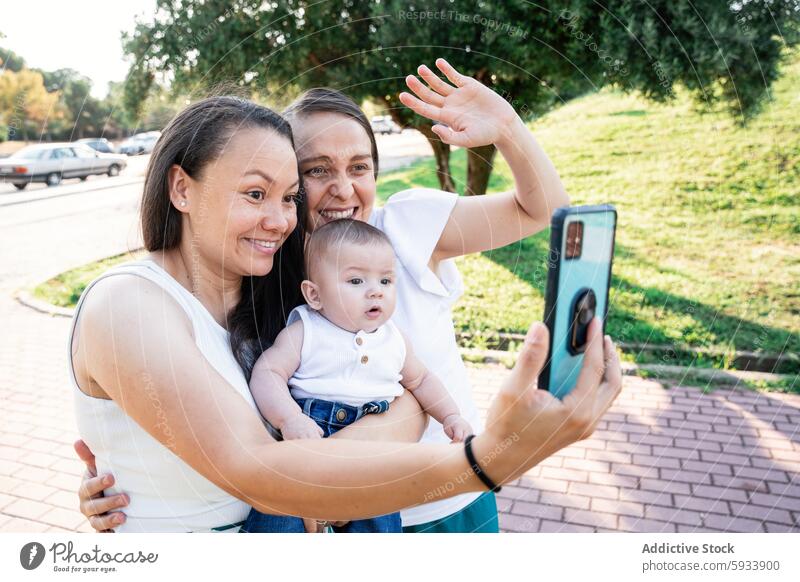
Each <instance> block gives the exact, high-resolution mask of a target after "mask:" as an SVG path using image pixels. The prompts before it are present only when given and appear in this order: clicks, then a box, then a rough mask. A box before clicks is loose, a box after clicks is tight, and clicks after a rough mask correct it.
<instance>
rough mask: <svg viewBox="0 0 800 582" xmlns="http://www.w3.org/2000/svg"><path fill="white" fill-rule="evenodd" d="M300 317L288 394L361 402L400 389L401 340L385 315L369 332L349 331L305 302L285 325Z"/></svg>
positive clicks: (383, 397)
mask: <svg viewBox="0 0 800 582" xmlns="http://www.w3.org/2000/svg"><path fill="white" fill-rule="evenodd" d="M298 319H301V320H302V321H303V347H302V349H301V352H300V367H299V368H298V369H297V371H296V372H295V373H294V375H293V376H292V377H291V378H289V387H290V391H291V394H292V396H293V397H294V398H321V399H323V400H330V401H335V402H343V403H344V404H349V405H351V406H361V405H362V404H366V403H367V402H370V401H372V400H388V401H389V402H391V401H392V400H394V398H395V397H396V396H400V395H401V394H402V393H403V386H402V385H401V384H400V380H401V379H402V376H401V375H400V372H401V371H402V370H403V365H404V364H405V361H406V344H405V340H403V336H402V335H401V334H400V331H398V329H397V327H396V326H395V325H394V323H392V321H391V320H389V321H387V322H386V323H384V324H383V325H382V326H380V327H379V328H378V329H376V330H375V331H374V332H372V333H366V332H364V331H359V332H358V333H352V332H350V331H347V330H346V329H342V328H341V327H339V326H337V325H335V324H333V323H331V322H330V321H328V320H327V319H326V318H325V317H324V316H322V315H320V314H319V313H317V312H316V311H314V310H313V309H311V308H309V307H308V306H307V305H301V306H299V307H296V308H295V309H293V310H292V312H291V313H290V314H289V319H288V321H287V325H291V324H292V323H294V322H295V321H297V320H298Z"/></svg>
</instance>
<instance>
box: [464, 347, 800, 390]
mask: <svg viewBox="0 0 800 582" xmlns="http://www.w3.org/2000/svg"><path fill="white" fill-rule="evenodd" d="M459 352H460V353H461V356H462V357H463V358H464V359H465V360H466V361H467V362H469V363H473V364H497V365H501V366H505V367H509V364H511V363H513V362H514V361H515V360H516V353H514V352H504V351H500V350H476V349H471V348H459ZM621 365H622V375H623V376H638V377H640V378H652V379H655V380H660V379H678V380H684V379H691V380H702V381H705V382H708V383H709V384H716V385H725V386H731V385H738V384H741V383H742V382H781V381H784V380H791V379H795V380H796V379H797V378H798V376H797V375H795V374H773V373H771V372H747V371H743V370H720V369H717V368H693V367H686V366H668V365H665V364H634V363H633V362H621Z"/></svg>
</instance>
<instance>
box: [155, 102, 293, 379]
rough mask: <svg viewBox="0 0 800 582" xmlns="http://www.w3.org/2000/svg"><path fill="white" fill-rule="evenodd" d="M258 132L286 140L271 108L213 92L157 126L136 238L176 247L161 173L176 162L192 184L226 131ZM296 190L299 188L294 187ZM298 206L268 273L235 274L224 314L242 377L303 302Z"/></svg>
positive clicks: (177, 230)
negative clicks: (233, 294)
mask: <svg viewBox="0 0 800 582" xmlns="http://www.w3.org/2000/svg"><path fill="white" fill-rule="evenodd" d="M250 128H264V129H270V130H273V131H275V132H276V133H277V134H278V135H279V136H281V137H282V138H284V139H287V140H289V142H290V143H291V144H292V148H294V140H293V139H292V128H291V126H290V125H289V122H287V121H286V120H285V119H284V118H283V117H281V116H280V115H278V114H277V113H275V112H274V111H272V110H271V109H269V108H267V107H264V106H262V105H259V104H257V103H253V102H252V101H248V100H247V99H242V98H240V97H236V96H232V95H217V96H213V97H208V98H206V99H202V100H200V101H197V102H196V103H193V104H191V105H189V106H188V107H187V108H186V109H184V110H183V111H181V112H180V113H178V115H176V116H175V117H174V118H173V119H172V121H170V122H169V123H168V124H167V126H166V127H165V128H164V131H163V133H162V134H161V137H160V138H159V139H158V142H157V143H156V146H155V148H154V149H153V154H152V157H151V158H150V163H149V164H148V167H147V175H146V177H145V182H144V194H143V196H142V209H141V215H142V235H143V238H144V245H145V248H146V249H147V250H148V251H151V252H153V251H163V250H168V249H172V248H175V247H177V246H178V245H179V244H180V240H181V214H180V213H179V212H178V211H177V210H176V209H175V207H174V206H173V205H172V202H171V200H170V196H169V194H170V192H169V170H170V168H172V166H173V165H178V166H180V167H181V168H183V170H184V171H185V172H186V173H187V174H189V176H191V177H192V178H193V179H195V180H200V179H202V176H203V172H204V171H205V169H206V167H207V166H208V165H209V164H210V163H211V162H213V161H214V160H216V159H218V158H219V157H220V156H221V155H222V154H223V153H224V151H225V146H226V144H227V143H229V141H230V139H231V137H232V136H233V134H234V133H235V132H237V131H239V130H242V129H250ZM301 192H302V184H301ZM305 222H306V201H305V196H301V197H300V200H299V202H298V205H297V227H295V229H294V231H293V232H292V233H291V234H290V235H289V236H288V237H287V239H286V241H285V242H284V243H283V244H282V245H281V247H280V249H279V250H278V253H277V254H276V255H275V262H274V263H273V265H274V266H273V268H272V271H270V273H268V274H267V275H265V276H263V277H255V276H251V277H243V278H242V287H241V296H240V299H239V303H238V304H237V305H236V307H234V308H233V310H232V311H231V312H230V314H228V316H227V325H228V331H229V332H230V343H231V349H232V350H233V355H234V357H235V358H236V361H237V362H238V364H239V366H240V367H241V368H242V371H243V372H244V374H245V377H246V378H247V379H248V380H249V378H250V374H251V373H252V370H253V366H254V364H255V361H256V359H258V357H259V356H260V355H261V353H262V352H263V351H264V350H265V349H267V348H268V347H269V346H271V345H272V343H273V342H274V341H275V338H276V337H277V335H278V333H279V332H280V331H281V330H282V329H283V328H284V327H286V318H287V317H288V314H289V312H291V310H292V309H294V308H295V307H296V306H298V305H301V304H303V303H304V300H303V296H302V294H301V292H300V283H301V282H302V281H303V279H305V271H304V265H303V244H304V242H305V227H304V225H305Z"/></svg>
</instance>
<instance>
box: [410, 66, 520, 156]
mask: <svg viewBox="0 0 800 582" xmlns="http://www.w3.org/2000/svg"><path fill="white" fill-rule="evenodd" d="M436 67H437V68H438V69H439V70H440V71H441V72H442V73H444V74H445V76H446V77H447V79H448V80H449V81H450V83H452V85H451V84H450V83H447V82H446V81H443V80H442V79H440V78H439V77H438V76H437V75H436V74H435V73H434V72H433V71H431V70H430V69H429V68H428V67H427V66H426V65H421V66H420V67H419V68H418V69H417V72H418V73H419V75H420V77H422V78H423V79H424V80H425V82H426V83H427V85H425V84H424V83H422V81H420V80H419V79H418V78H417V77H415V76H414V75H409V76H407V77H406V84H407V85H408V88H409V89H411V90H412V91H413V92H414V94H415V95H416V97H414V95H411V94H409V93H405V92H403V93H400V101H401V102H402V103H403V105H405V106H406V107H408V108H410V109H412V110H413V111H414V112H416V113H418V114H419V115H422V116H423V117H427V118H429V119H432V120H433V121H436V122H438V124H437V125H434V126H433V128H432V130H433V131H434V132H435V133H436V135H438V136H439V137H440V138H441V140H442V141H443V142H445V143H448V144H451V145H456V146H461V147H478V146H483V145H488V144H496V143H498V142H500V141H502V140H503V139H505V138H506V137H508V136H509V135H510V133H511V130H512V129H513V127H514V123H515V122H516V121H517V120H519V116H518V115H517V113H516V112H515V111H514V108H513V107H512V106H511V104H510V103H508V101H506V100H505V99H503V98H502V97H501V96H500V95H498V94H497V93H495V92H494V91H492V90H491V89H490V88H489V87H487V86H486V85H484V84H483V83H481V82H480V81H478V80H477V79H473V78H472V77H468V76H466V75H462V74H461V73H459V72H458V71H457V70H456V69H455V68H454V67H453V66H452V65H451V64H450V63H448V62H447V61H446V60H444V59H436Z"/></svg>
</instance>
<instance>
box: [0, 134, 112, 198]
mask: <svg viewBox="0 0 800 582" xmlns="http://www.w3.org/2000/svg"><path fill="white" fill-rule="evenodd" d="M127 165H128V162H127V161H126V160H125V158H123V157H122V156H117V155H112V154H103V153H100V152H98V151H95V150H93V149H92V148H90V147H89V146H86V145H83V144H77V143H48V144H38V145H30V146H27V147H24V148H22V149H21V150H19V151H18V152H16V153H14V154H12V155H11V156H9V157H7V158H3V159H2V160H0V180H2V181H4V182H10V183H12V184H14V187H15V188H17V190H24V189H25V187H26V186H27V185H28V184H30V183H31V182H45V183H46V184H47V185H48V186H57V185H58V184H60V183H61V180H63V179H65V178H80V179H81V180H85V179H86V178H87V177H88V176H91V175H92V174H108V175H109V176H117V175H118V174H119V173H120V171H121V170H123V169H124V168H125V166H127Z"/></svg>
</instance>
